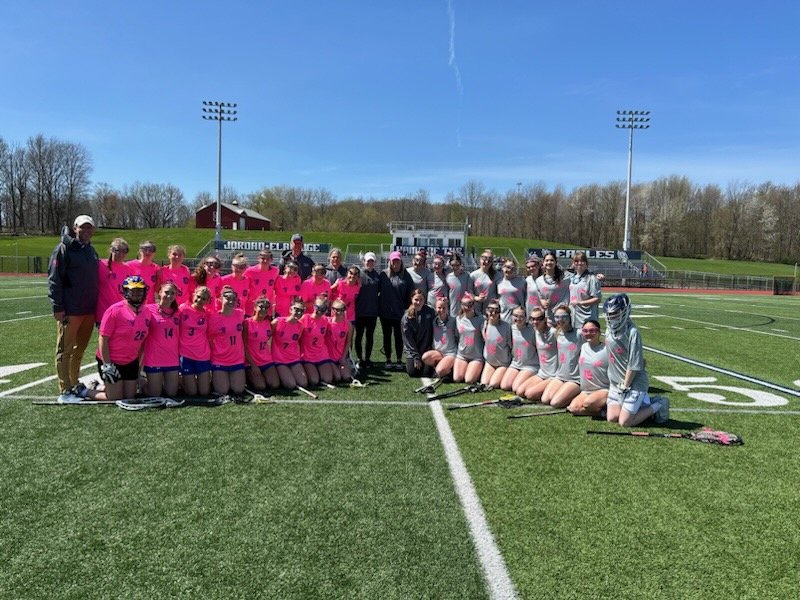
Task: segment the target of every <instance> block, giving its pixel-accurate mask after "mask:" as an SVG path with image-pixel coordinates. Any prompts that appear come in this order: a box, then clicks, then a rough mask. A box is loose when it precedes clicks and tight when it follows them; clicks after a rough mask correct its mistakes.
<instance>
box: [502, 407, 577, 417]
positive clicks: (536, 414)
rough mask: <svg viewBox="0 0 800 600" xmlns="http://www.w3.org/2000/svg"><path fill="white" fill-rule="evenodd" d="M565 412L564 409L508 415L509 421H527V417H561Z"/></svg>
mask: <svg viewBox="0 0 800 600" xmlns="http://www.w3.org/2000/svg"><path fill="white" fill-rule="evenodd" d="M566 412H567V409H566V408H559V409H557V410H540V411H539V412H532V413H523V414H521V415H508V418H509V419H527V418H528V417H546V416H548V415H563V414H564V413H566Z"/></svg>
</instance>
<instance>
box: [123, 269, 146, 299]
mask: <svg viewBox="0 0 800 600" xmlns="http://www.w3.org/2000/svg"><path fill="white" fill-rule="evenodd" d="M134 290H142V291H141V293H133V292H134ZM122 295H123V296H124V297H125V300H127V301H128V302H129V303H130V304H132V305H133V306H139V305H141V304H142V302H144V299H145V296H147V284H146V283H145V282H144V279H142V278H141V277H139V276H138V275H130V276H128V277H126V278H125V281H123V282H122Z"/></svg>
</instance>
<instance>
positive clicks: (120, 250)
mask: <svg viewBox="0 0 800 600" xmlns="http://www.w3.org/2000/svg"><path fill="white" fill-rule="evenodd" d="M111 251H112V252H120V253H123V254H125V253H127V252H128V249H127V248H121V247H119V246H111Z"/></svg>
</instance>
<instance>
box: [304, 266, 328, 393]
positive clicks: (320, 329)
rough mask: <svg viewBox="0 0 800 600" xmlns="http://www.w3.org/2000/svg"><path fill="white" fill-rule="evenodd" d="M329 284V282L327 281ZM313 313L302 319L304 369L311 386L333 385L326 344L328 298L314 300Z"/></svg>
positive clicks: (320, 297)
mask: <svg viewBox="0 0 800 600" xmlns="http://www.w3.org/2000/svg"><path fill="white" fill-rule="evenodd" d="M326 282H327V280H326ZM312 306H313V311H312V312H311V313H310V314H305V315H303V316H302V318H301V319H300V323H302V325H303V333H302V335H301V336H300V350H301V351H302V353H303V369H305V372H306V379H307V380H308V384H309V385H311V386H317V385H319V383H320V381H321V382H323V383H331V382H333V381H334V379H333V361H332V360H331V356H330V353H329V352H328V345H327V344H326V343H325V342H326V339H327V336H328V328H329V327H330V322H329V321H328V318H327V314H328V296H327V295H325V294H321V295H319V296H317V297H316V299H315V300H314V304H313V305H312Z"/></svg>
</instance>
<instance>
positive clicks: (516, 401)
mask: <svg viewBox="0 0 800 600" xmlns="http://www.w3.org/2000/svg"><path fill="white" fill-rule="evenodd" d="M523 404H527V403H526V402H523V401H522V398H520V397H519V396H514V395H507V396H502V397H501V398H498V399H497V400H484V401H483V402H474V403H472V404H456V405H453V406H448V407H447V410H459V409H461V408H480V407H482V406H495V405H496V406H500V407H502V408H513V407H515V406H522V405H523Z"/></svg>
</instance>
